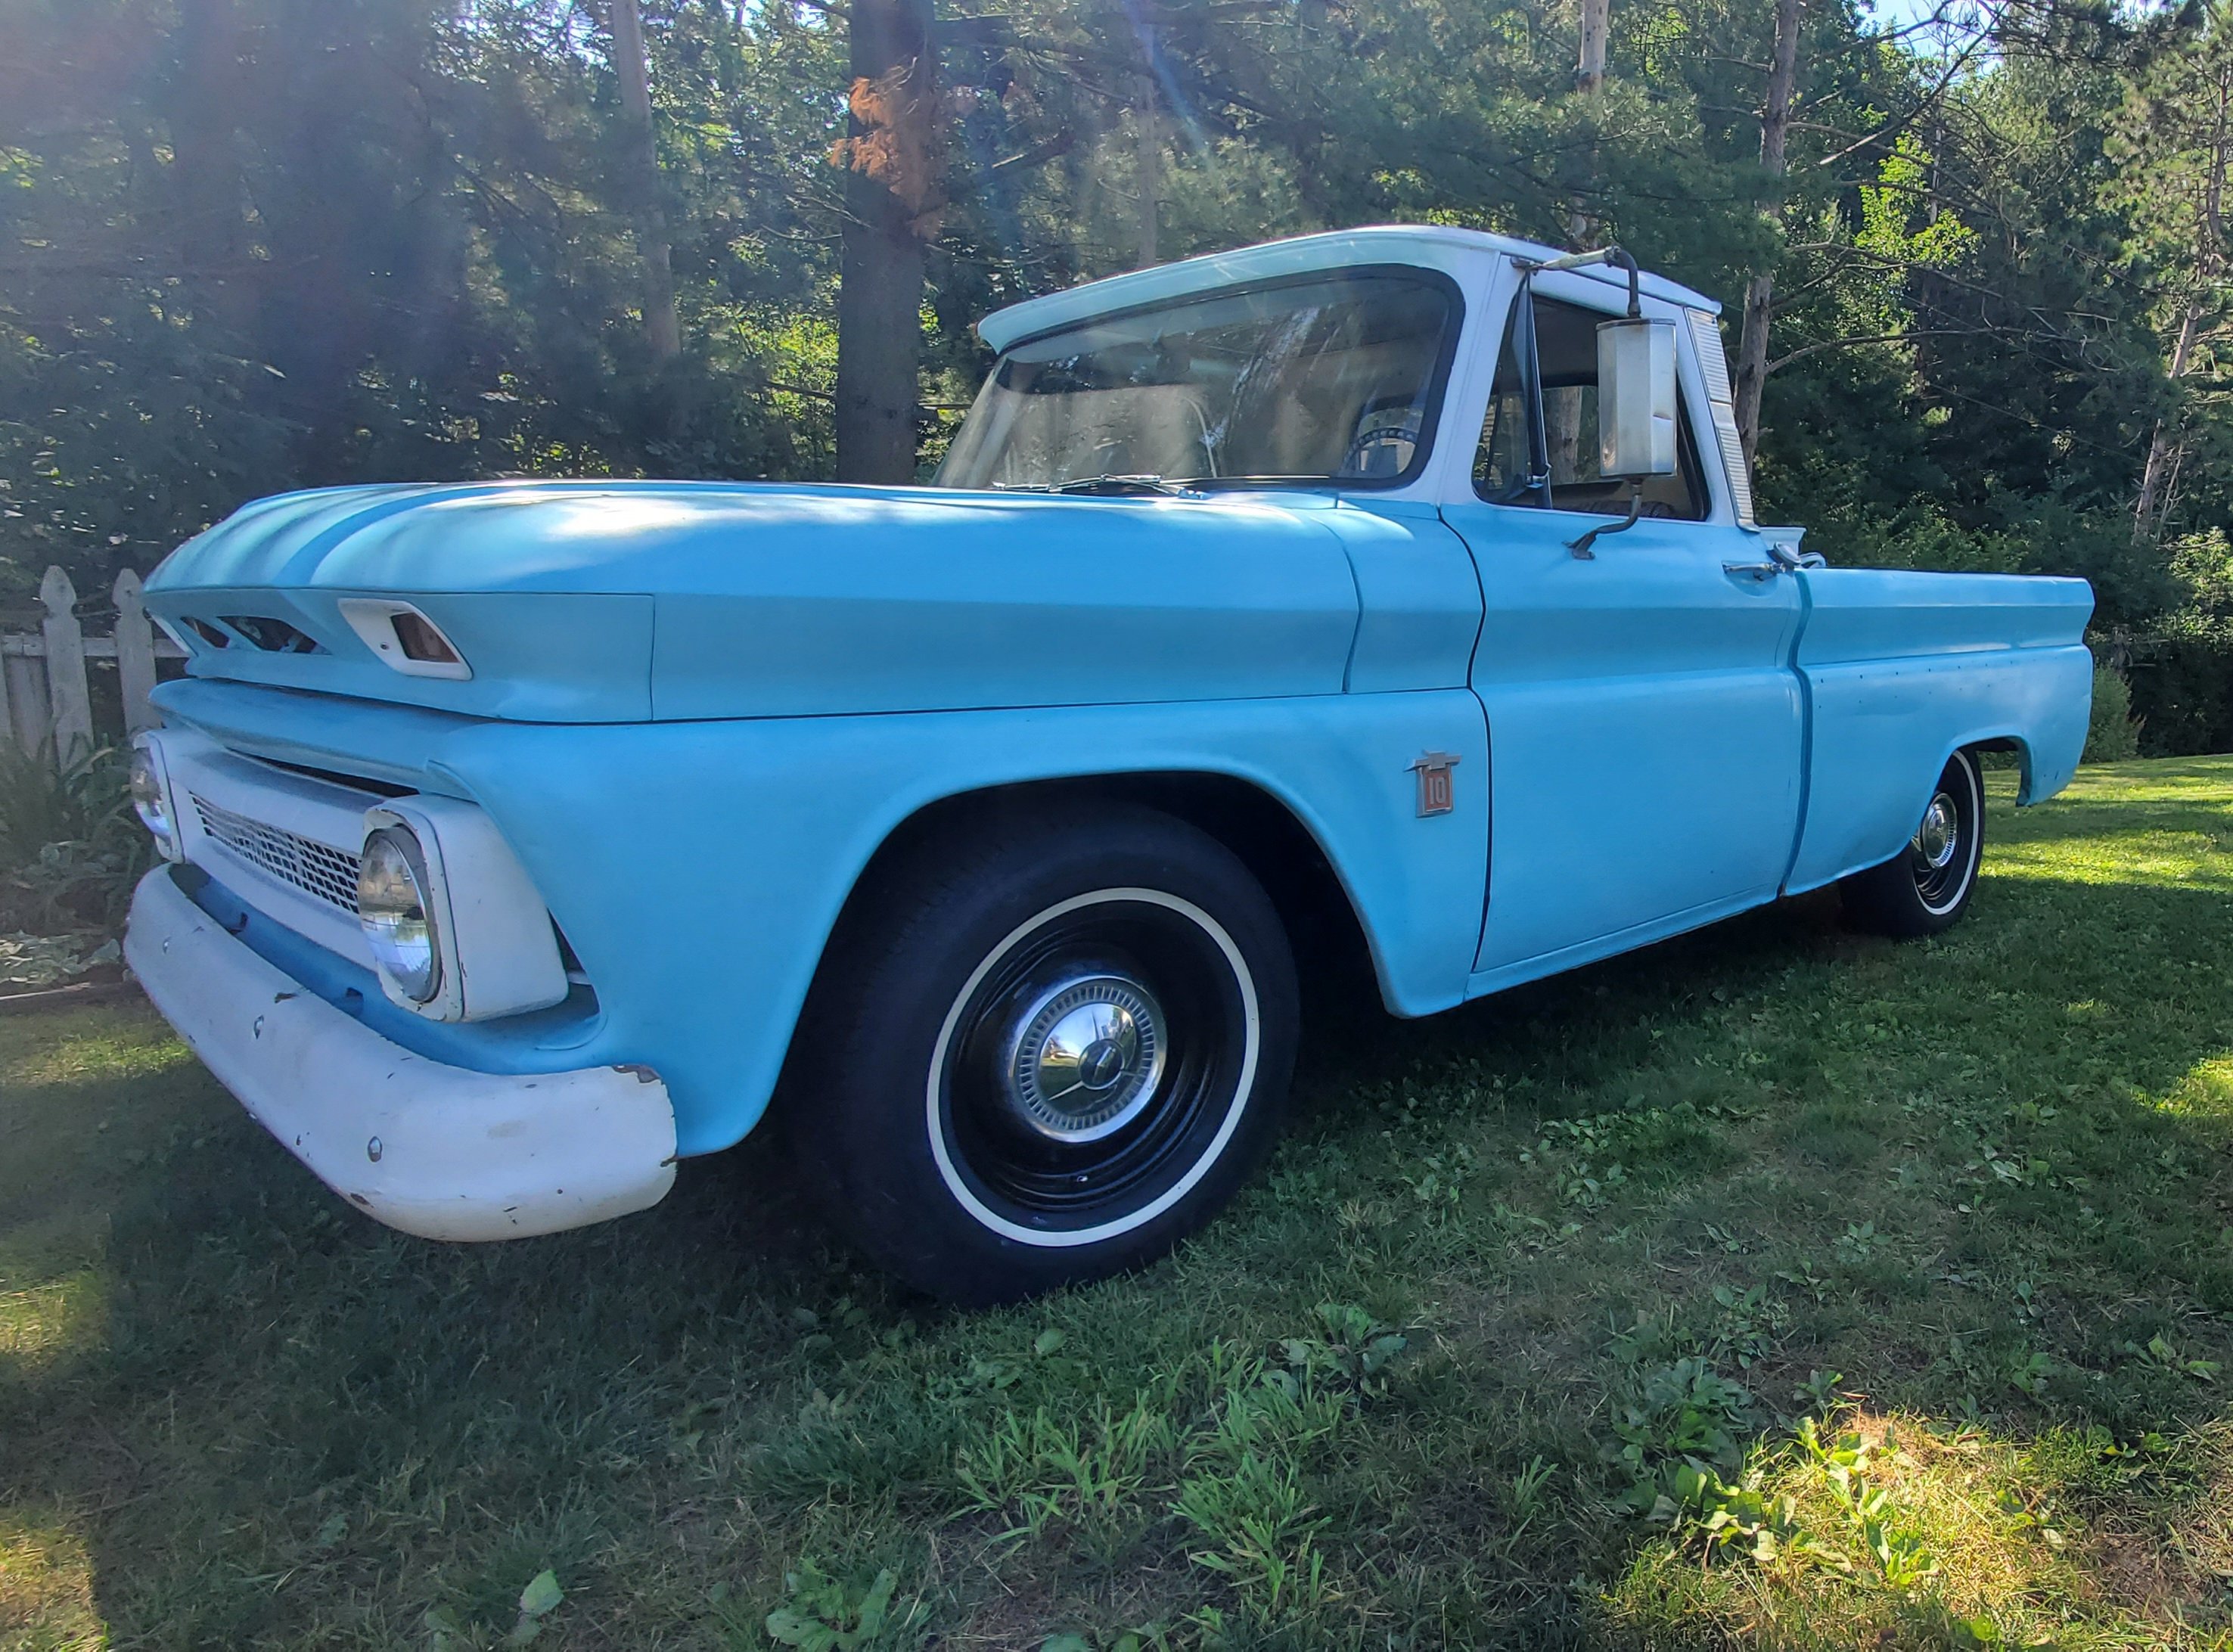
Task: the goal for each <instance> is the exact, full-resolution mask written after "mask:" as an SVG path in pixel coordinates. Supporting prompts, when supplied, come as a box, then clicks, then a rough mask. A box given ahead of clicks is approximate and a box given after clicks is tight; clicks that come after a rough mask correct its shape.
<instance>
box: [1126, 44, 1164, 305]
mask: <svg viewBox="0 0 2233 1652" xmlns="http://www.w3.org/2000/svg"><path fill="white" fill-rule="evenodd" d="M1143 32H1146V33H1147V35H1148V38H1147V42H1146V45H1147V49H1148V50H1149V51H1150V52H1152V51H1153V50H1154V49H1155V46H1154V35H1153V33H1152V31H1143ZM1139 87H1140V91H1139V99H1140V102H1139V107H1137V108H1136V109H1135V110H1134V111H1133V113H1132V142H1133V153H1135V155H1136V156H1137V158H1138V166H1137V170H1138V172H1139V174H1140V266H1139V267H1140V268H1141V269H1143V270H1145V269H1147V268H1148V267H1149V266H1150V265H1151V264H1153V263H1156V262H1157V257H1156V211H1157V209H1158V206H1159V205H1160V203H1159V202H1158V201H1157V199H1156V197H1157V196H1158V195H1159V194H1161V192H1162V185H1163V176H1162V174H1163V148H1162V132H1161V130H1160V129H1159V124H1158V122H1157V121H1156V77H1155V76H1154V75H1142V76H1140V81H1139Z"/></svg>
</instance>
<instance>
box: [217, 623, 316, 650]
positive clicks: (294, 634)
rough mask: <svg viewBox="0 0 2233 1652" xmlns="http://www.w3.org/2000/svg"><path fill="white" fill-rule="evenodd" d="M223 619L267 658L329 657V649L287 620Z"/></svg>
mask: <svg viewBox="0 0 2233 1652" xmlns="http://www.w3.org/2000/svg"><path fill="white" fill-rule="evenodd" d="M220 617H221V618H222V619H223V620H224V621H225V623H226V624H227V625H229V626H231V628H233V629H234V630H236V631H238V632H239V633H240V634H241V635H242V636H244V637H246V638H247V639H248V640H249V641H251V642H252V643H254V644H255V645H256V646H257V647H259V648H261V649H263V650H264V653H266V654H323V653H325V648H324V647H322V645H321V644H320V643H319V642H318V641H317V639H316V638H315V637H313V636H312V635H310V634H309V632H307V631H305V630H303V628H301V627H299V626H294V625H290V624H289V623H288V622H287V621H284V620H274V619H270V618H267V617H266V616H264V615H259V614H227V615H221V616H220Z"/></svg>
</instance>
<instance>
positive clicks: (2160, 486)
mask: <svg viewBox="0 0 2233 1652" xmlns="http://www.w3.org/2000/svg"><path fill="white" fill-rule="evenodd" d="M2229 106H2233V80H2229V78H2228V75H2227V70H2226V67H2225V66H2224V65H2223V63H2221V65H2220V67H2219V69H2218V75H2217V100H2216V108H2215V118H2214V120H2213V121H2212V123H2211V126H2210V171H2209V173H2208V175H2207V176H2206V177H2205V178H2204V179H2203V185H2202V212H2201V218H2200V221H2199V222H2198V223H2197V224H2196V225H2195V237H2194V240H2195V247H2194V268H2195V273H2196V275H2197V276H2198V277H2199V278H2200V279H2201V281H2202V283H2204V290H2206V291H2214V290H2215V289H2217V285H2218V283H2219V280H2220V278H2221V276H2222V274H2223V270H2224V268H2225V167H2226V161H2227V158H2228V153H2229V151H2233V120H2229V118H2228V117H2229V114H2233V107H2229ZM2208 319H2209V315H2208V313H2207V311H2206V309H2205V307H2204V303H2203V302H2202V301H2200V300H2197V302H2193V303H2191V304H2189V305H2188V306H2187V307H2186V310H2185V312H2184V314H2183V315H2180V317H2179V320H2178V342H2177V343H2175V344H2173V345H2172V346H2171V374H2170V377H2171V382H2172V383H2173V384H2177V383H2178V381H2179V380H2181V379H2184V377H2185V376H2186V369H2187V363H2188V362H2189V361H2190V360H2191V359H2192V357H2193V354H2194V347H2195V344H2196V341H2197V340H2198V339H2199V338H2200V337H2201V335H2202V328H2203V324H2204V322H2206V321H2207V320H2208ZM2185 457H2186V444H2185V443H2184V441H2181V440H2178V439H2174V438H2173V437H2172V435H2171V429H2170V426H2168V425H2166V424H2165V421H2164V420H2160V419H2158V420H2156V427H2155V432H2154V433H2153V434H2152V436H2150V437H2149V439H2148V462H2147V465H2146V467H2145V469H2144V470H2143V471H2142V472H2140V497H2139V499H2138V500H2136V501H2135V502H2134V504H2133V505H2132V533H2133V536H2134V537H2136V538H2141V539H2145V538H2147V537H2149V536H2150V535H2152V533H2153V532H2154V531H2155V530H2156V527H2157V524H2158V518H2159V517H2163V516H2166V515H2168V514H2169V513H2170V509H2171V485H2172V483H2171V478H2174V477H2176V476H2177V475H2178V468H2179V464H2180V461H2181V460H2183V459H2184V458H2185Z"/></svg>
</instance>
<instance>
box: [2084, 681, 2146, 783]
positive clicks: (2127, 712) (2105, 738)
mask: <svg viewBox="0 0 2233 1652" xmlns="http://www.w3.org/2000/svg"><path fill="white" fill-rule="evenodd" d="M2139 755H2140V725H2139V723H2137V722H2135V721H2134V720H2133V719H2132V690H2131V689H2130V688H2129V687H2127V686H2126V683H2125V680H2124V679H2123V678H2122V677H2119V675H2118V674H2117V673H2115V672H2113V671H2112V670H2110V669H2109V667H2106V666H2101V667H2097V668H2096V669H2095V670H2094V673H2093V721H2092V722H2091V723H2089V724H2087V728H2086V755H2085V756H2084V757H2083V758H2080V762H2084V763H2121V762H2123V761H2124V760H2125V759H2126V758H2136V757H2138V756H2139Z"/></svg>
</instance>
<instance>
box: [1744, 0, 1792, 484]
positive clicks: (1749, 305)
mask: <svg viewBox="0 0 2233 1652" xmlns="http://www.w3.org/2000/svg"><path fill="white" fill-rule="evenodd" d="M1800 3H1801V0H1775V55H1774V59H1773V60H1772V61H1771V62H1770V63H1769V65H1768V99H1767V101H1766V102H1765V103H1763V104H1762V105H1761V113H1760V164H1761V170H1762V171H1764V172H1767V173H1768V176H1769V177H1771V178H1781V177H1782V176H1783V175H1784V174H1785V172H1787V171H1788V170H1789V165H1788V163H1787V161H1786V160H1785V159H1784V143H1785V141H1786V140H1787V138H1788V137H1789V136H1790V133H1791V94H1792V90H1793V88H1794V86H1795V85H1796V83H1797V81H1798V79H1799V21H1800ZM1768 217H1769V218H1772V219H1774V221H1775V223H1776V224H1779V225H1781V224H1782V222H1783V204H1782V202H1781V200H1778V201H1777V202H1776V203H1775V204H1774V205H1772V206H1770V207H1769V208H1768ZM1774 311H1775V270H1774V265H1773V263H1771V264H1770V265H1769V267H1768V269H1765V270H1761V272H1760V273H1759V274H1758V275H1756V276H1754V277H1753V278H1752V282H1751V284H1750V285H1748V287H1747V288H1746V289H1745V301H1744V335H1743V338H1742V340H1741V342H1740V343H1739V344H1738V346H1737V380H1736V385H1735V392H1736V413H1737V434H1738V436H1739V437H1740V438H1741V439H1742V441H1743V443H1744V457H1745V466H1746V468H1747V469H1750V468H1751V466H1752V462H1753V454H1754V453H1755V451H1757V450H1758V448H1759V446H1760V395H1761V390H1762V389H1763V388H1764V387H1766V385H1767V382H1768V324H1769V322H1771V321H1772V320H1773V319H1774Z"/></svg>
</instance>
